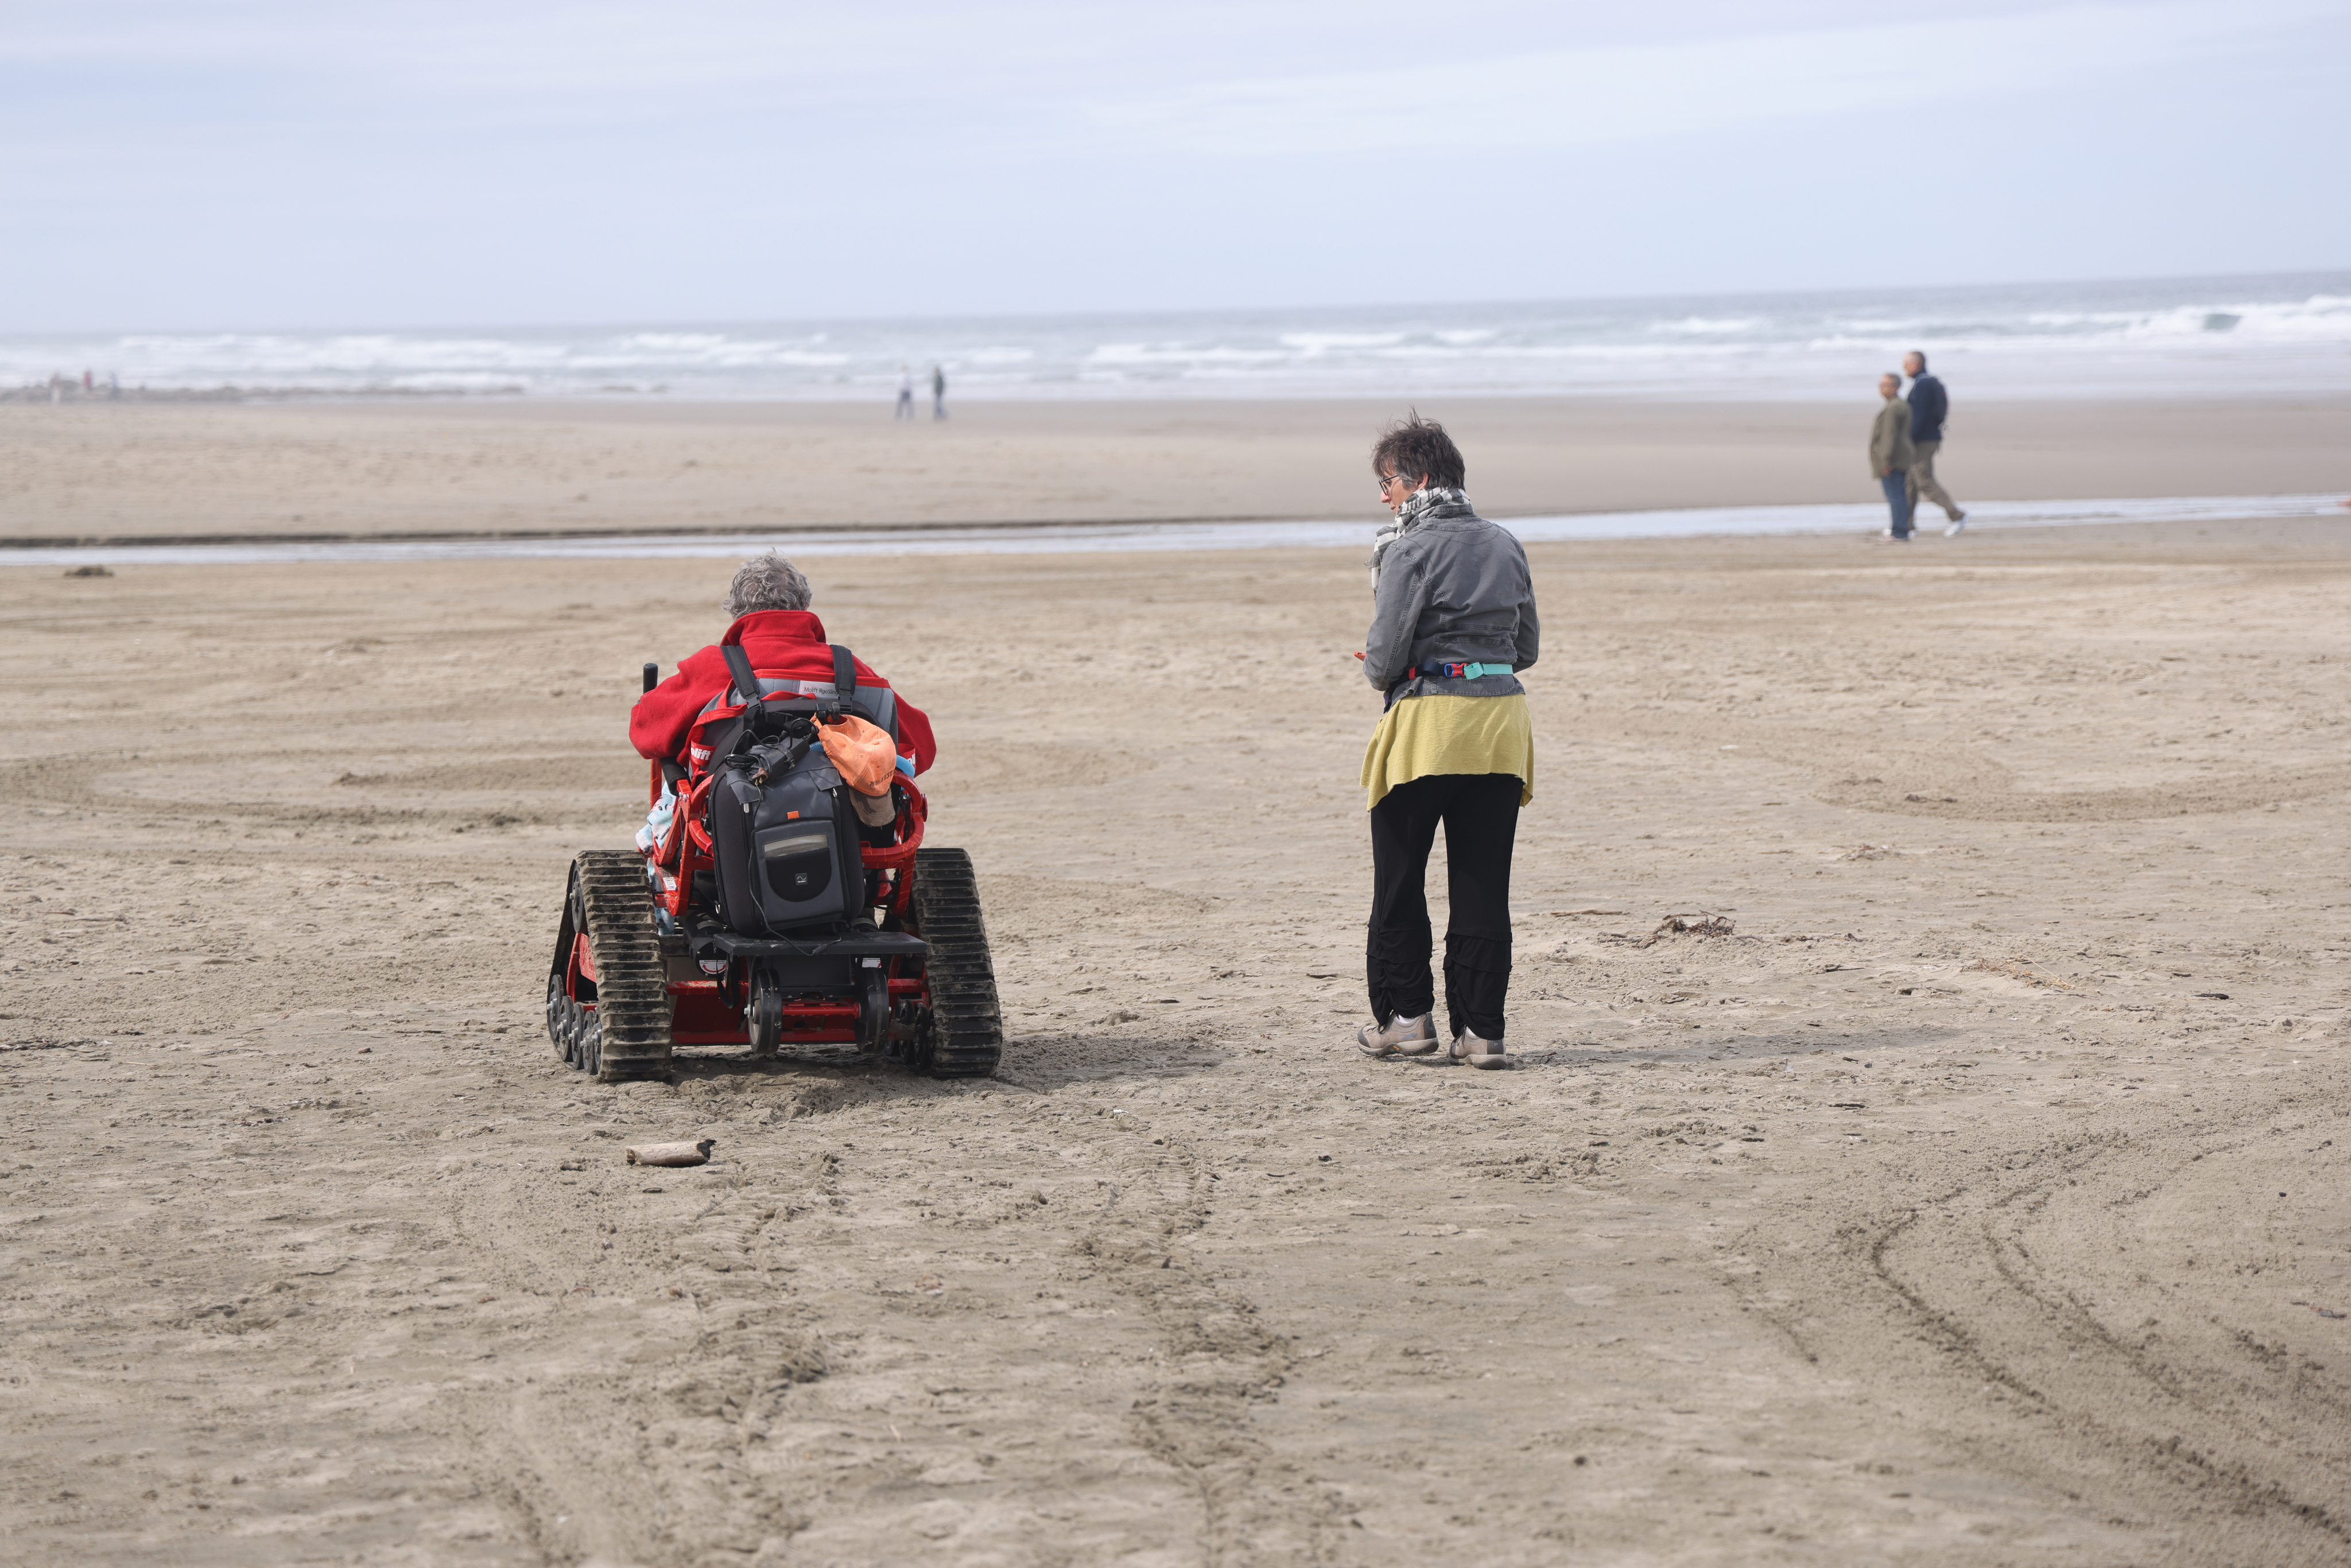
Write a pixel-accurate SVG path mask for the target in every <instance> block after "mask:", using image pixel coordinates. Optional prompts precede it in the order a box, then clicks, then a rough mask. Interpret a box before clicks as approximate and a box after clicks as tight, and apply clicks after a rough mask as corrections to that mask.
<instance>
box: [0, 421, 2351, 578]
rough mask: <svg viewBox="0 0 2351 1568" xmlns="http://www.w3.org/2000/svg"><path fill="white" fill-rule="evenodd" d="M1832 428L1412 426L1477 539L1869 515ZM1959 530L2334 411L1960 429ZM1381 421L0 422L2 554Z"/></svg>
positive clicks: (1272, 449)
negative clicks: (1850, 505) (1851, 509)
mask: <svg viewBox="0 0 2351 1568" xmlns="http://www.w3.org/2000/svg"><path fill="white" fill-rule="evenodd" d="M1857 390H1858V391H1859V392H1861V393H1862V395H1861V396H1860V397H1858V398H1856V399H1855V401H1854V402H1850V403H1845V404H1838V405H1817V404H1803V403H1744V404H1741V403H1715V404H1704V403H1701V404H1674V403H1643V402H1607V401H1600V400H1577V399H1561V398H1525V399H1508V400H1499V399H1484V400H1480V399H1456V398H1446V399H1432V400H1425V401H1424V403H1423V409H1424V412H1426V413H1428V414H1429V415H1430V416H1431V417H1435V418H1439V419H1442V420H1444V421H1446V422H1447V424H1448V425H1449V426H1450V427H1451V428H1452V429H1453V430H1454V431H1455V433H1456V434H1457V435H1458V437H1459V439H1460V441H1461V443H1462V444H1463V446H1464V448H1465V450H1467V451H1468V453H1470V454H1471V462H1470V471H1469V479H1470V486H1469V488H1470V494H1471V495H1472V496H1473V497H1476V498H1477V500H1478V502H1479V505H1480V506H1481V507H1484V508H1485V509H1486V510H1487V511H1488V512H1489V513H1490V514H1492V515H1494V516H1497V517H1525V516H1541V515H1550V514H1556V513H1562V512H1604V511H1621V510H1631V509H1636V508H1654V507H1741V506H1771V505H1784V504H1797V503H1809V502H1832V501H1860V502H1868V501H1875V500H1876V498H1877V491H1876V486H1875V485H1873V484H1872V483H1871V482H1870V479H1869V476H1868V475H1867V473H1866V471H1865V469H1866V464H1865V458H1864V455H1863V454H1864V450H1865V445H1866V443H1867V438H1868V433H1869V424H1870V420H1871V417H1872V415H1873V414H1874V413H1876V403H1875V402H1874V401H1872V399H1871V398H1870V396H1869V395H1868V394H1869V389H1868V388H1861V389H1857ZM1955 395H1957V396H1958V398H1959V412H1958V413H1957V414H1956V415H1955V417H1954V421H1953V423H1952V425H1951V428H1950V436H1949V443H1948V444H1947V445H1946V446H1945V448H1944V451H1943V453H1942V455H1941V457H1940V458H1939V459H1938V472H1939V473H1940V475H1941V476H1942V477H1943V478H1944V480H1945V481H1946V482H1947V483H1948V484H1949V486H1950V487H1951V489H1952V491H1953V493H1954V494H1955V495H1957V496H1958V497H1959V500H1960V501H1961V503H1962V504H1965V503H1967V502H1969V501H1970V500H2060V499H2104V498H2108V497H2168V496H2253V495H2300V494H2309V493H2315V492H2322V491H2331V490H2340V491H2343V492H2344V493H2346V494H2351V399H2346V398H2335V399H2314V400H2306V401H2302V402H2284V401H2280V402H2228V403H2216V402H2152V401H2150V402H2090V401H2081V402H2043V403H1987V404H1974V405H1971V404H1970V403H1969V402H1968V400H1967V394H1966V389H1965V388H1964V387H1963V386H1962V387H1959V388H1958V389H1956V393H1955ZM1402 412H1403V405H1402V404H1401V403H1399V402H1254V403H1251V402H1230V403H1218V402H1093V403H1081V402H1069V403H985V402H978V403H967V404H964V405H961V406H960V407H958V408H957V409H956V413H955V417H954V418H953V419H951V420H949V421H947V422H946V423H932V422H930V421H928V420H927V419H925V420H923V421H918V422H916V423H911V424H896V423H892V421H891V420H890V418H889V416H888V410H887V408H886V407H869V406H864V405H850V404H823V403H811V404H733V405H719V404H699V405H694V404H689V405H682V406H668V405H662V404H657V403H598V404H562V403H544V402H496V401H484V402H463V403H461V402H443V403H417V402H398V403H375V404H368V403H352V404H324V405H322V404H293V405H278V406H267V405H262V406H246V407H213V406H205V407H193V408H191V407H169V406H152V405H111V406H94V407H88V408H64V409H49V408H47V407H34V406H0V540H5V539H18V540H22V539H26V538H155V537H170V536H179V535H197V536H216V535H235V536H246V535H263V536H277V537H283V536H288V535H301V534H329V535H342V534H360V535H376V534H385V533H447V532H456V533H474V532H481V531H501V530H503V531H516V530H532V531H543V530H550V529H552V530H559V531H621V532H628V531H638V530H643V529H647V528H685V529H695V530H704V531H726V530H740V529H747V528H809V527H816V526H822V525H825V524H856V525H861V526H872V525H877V524H893V523H899V524H909V523H911V524H923V523H933V524H939V523H967V522H1040V521H1042V522H1073V521H1097V522H1099V521H1134V520H1138V519H1150V518H1187V519H1189V518H1260V517H1306V518H1329V517H1364V516H1367V515H1369V513H1370V511H1371V508H1372V506H1373V502H1372V499H1371V497H1370V493H1369V489H1368V486H1366V485H1365V483H1364V479H1365V474H1366V469H1365V463H1364V453H1365V451H1366V450H1367V449H1368V447H1369V444H1370V440H1371V436H1372V434H1373V433H1374V432H1375V431H1376V430H1377V429H1378V428H1379V427H1380V425H1381V424H1382V423H1384V422H1385V421H1387V420H1390V419H1393V418H1395V416H1396V415H1398V414H1399V413H1402Z"/></svg>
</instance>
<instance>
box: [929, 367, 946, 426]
mask: <svg viewBox="0 0 2351 1568" xmlns="http://www.w3.org/2000/svg"><path fill="white" fill-rule="evenodd" d="M946 416H947V373H946V371H944V370H941V369H940V368H939V367H938V366H936V365H933V366H932V367H931V417H932V418H933V419H945V418H946Z"/></svg>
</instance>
